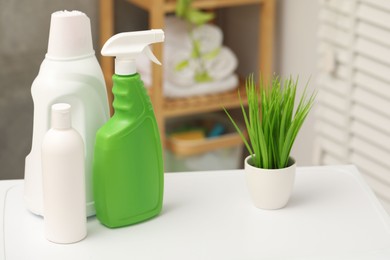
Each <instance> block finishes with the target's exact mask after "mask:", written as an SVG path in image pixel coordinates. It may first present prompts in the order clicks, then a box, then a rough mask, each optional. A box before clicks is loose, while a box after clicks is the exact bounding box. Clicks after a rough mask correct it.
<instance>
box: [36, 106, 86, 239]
mask: <svg viewBox="0 0 390 260" xmlns="http://www.w3.org/2000/svg"><path fill="white" fill-rule="evenodd" d="M70 110H71V106H70V105H69V104H66V103H58V104H54V105H53V106H52V112H51V113H52V114H51V129H50V130H49V131H48V132H47V133H46V135H45V136H44V138H43V143H42V177H43V210H44V223H45V235H46V238H47V239H48V240H50V241H52V242H55V243H61V244H68V243H75V242H78V241H80V240H82V239H83V238H85V237H86V235H87V215H86V194H85V175H84V168H85V165H84V164H85V154H84V142H83V139H82V137H81V136H80V134H79V133H78V132H77V131H76V130H75V129H73V128H72V125H71V122H72V121H71V112H70Z"/></svg>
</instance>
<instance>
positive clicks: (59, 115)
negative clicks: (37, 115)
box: [51, 103, 72, 129]
mask: <svg viewBox="0 0 390 260" xmlns="http://www.w3.org/2000/svg"><path fill="white" fill-rule="evenodd" d="M70 108H71V106H70V105H69V104H66V103H57V104H54V105H52V106H51V127H52V128H55V129H69V128H71V126H72V121H71V116H70Z"/></svg>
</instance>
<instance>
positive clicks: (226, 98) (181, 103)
mask: <svg viewBox="0 0 390 260" xmlns="http://www.w3.org/2000/svg"><path fill="white" fill-rule="evenodd" d="M238 91H240V95H241V98H242V100H243V103H244V104H245V105H246V104H247V98H246V93H245V86H244V83H243V82H242V83H240V86H239V88H238V89H234V90H232V91H228V92H223V93H218V94H212V95H204V96H194V97H189V98H177V99H172V98H165V99H164V104H163V111H164V112H163V113H164V117H165V118H168V117H175V116H184V115H190V114H199V113H206V112H212V111H218V110H221V109H222V108H226V109H229V108H237V107H239V106H240V99H239V96H238Z"/></svg>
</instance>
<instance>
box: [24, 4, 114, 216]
mask: <svg viewBox="0 0 390 260" xmlns="http://www.w3.org/2000/svg"><path fill="white" fill-rule="evenodd" d="M31 93H32V97H33V101H34V126H33V138H32V139H33V140H32V148H31V152H30V154H29V155H28V156H27V157H26V165H25V194H24V197H25V201H26V204H27V208H28V209H29V210H30V211H32V212H33V213H35V214H38V215H43V205H42V204H43V202H42V168H41V146H42V139H43V136H44V135H45V133H46V132H47V131H48V129H49V126H50V108H51V105H53V104H55V103H60V102H63V103H68V104H70V105H71V106H72V125H73V127H74V128H75V129H76V130H77V131H78V132H79V133H80V135H81V136H82V138H83V140H84V143H85V151H86V157H85V160H86V161H85V179H86V193H87V195H86V197H87V215H88V216H91V215H94V214H95V209H94V202H93V192H92V159H93V149H94V142H95V134H96V131H97V129H99V128H100V127H101V126H102V125H103V124H104V123H105V122H106V121H107V120H108V118H109V107H108V99H107V92H106V87H105V82H104V77H103V73H102V70H101V68H100V66H99V63H98V61H97V59H96V57H95V52H94V50H93V47H92V37H91V26H90V21H89V18H88V17H87V16H86V15H85V14H84V13H82V12H79V11H72V12H68V11H60V12H55V13H53V14H52V16H51V24H50V35H49V44H48V51H47V54H46V58H45V60H44V61H43V62H42V64H41V67H40V70H39V74H38V76H37V77H36V78H35V80H34V83H33V84H32V87H31Z"/></svg>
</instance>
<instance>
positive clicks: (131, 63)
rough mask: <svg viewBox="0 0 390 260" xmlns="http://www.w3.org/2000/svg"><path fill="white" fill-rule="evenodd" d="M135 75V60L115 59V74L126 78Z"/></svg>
mask: <svg viewBox="0 0 390 260" xmlns="http://www.w3.org/2000/svg"><path fill="white" fill-rule="evenodd" d="M135 73H137V68H136V65H135V60H132V59H121V58H115V74H116V75H121V76H126V75H134V74H135Z"/></svg>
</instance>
